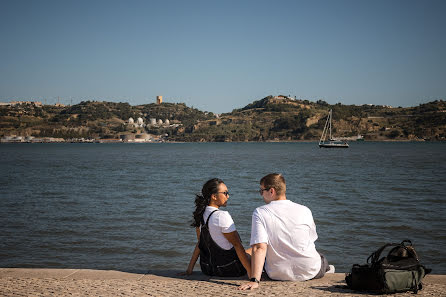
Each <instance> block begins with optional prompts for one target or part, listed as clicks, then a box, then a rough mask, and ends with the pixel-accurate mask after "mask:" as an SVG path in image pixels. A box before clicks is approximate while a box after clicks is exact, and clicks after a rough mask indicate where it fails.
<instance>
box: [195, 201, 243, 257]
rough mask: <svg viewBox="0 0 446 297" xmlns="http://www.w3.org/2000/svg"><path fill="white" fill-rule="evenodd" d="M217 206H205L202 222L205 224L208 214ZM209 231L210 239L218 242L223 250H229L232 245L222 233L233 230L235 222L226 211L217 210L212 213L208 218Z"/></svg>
mask: <svg viewBox="0 0 446 297" xmlns="http://www.w3.org/2000/svg"><path fill="white" fill-rule="evenodd" d="M217 209H218V208H216V207H212V206H206V209H205V211H204V213H203V219H204V223H205V224H206V220H207V219H208V217H209V215H210V214H211V213H212V212H213V211H214V210H217ZM208 226H209V233H210V234H211V237H212V239H213V240H214V241H215V243H216V244H218V245H219V246H220V247H221V248H223V249H225V250H230V249H231V248H232V247H233V245H232V243H230V242H229V241H228V240H227V239H226V237H225V236H224V235H223V233H231V232H234V231H235V230H236V229H235V224H234V221H233V220H232V217H231V215H230V214H229V212H227V211H223V210H218V211H216V212H214V214H213V215H212V216H211V218H210V219H209V224H208Z"/></svg>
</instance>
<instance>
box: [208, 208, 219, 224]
mask: <svg viewBox="0 0 446 297" xmlns="http://www.w3.org/2000/svg"><path fill="white" fill-rule="evenodd" d="M216 211H218V209H216V210H214V211H213V212H211V214H210V215H209V216H208V219H207V220H206V227H208V228H209V226H208V224H209V219H210V218H211V215H212V214H213V213H214V212H216Z"/></svg>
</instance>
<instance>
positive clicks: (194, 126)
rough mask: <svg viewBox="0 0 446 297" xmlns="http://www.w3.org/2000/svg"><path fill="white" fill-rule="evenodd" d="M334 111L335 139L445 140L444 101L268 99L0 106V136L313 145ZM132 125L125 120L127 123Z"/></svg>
mask: <svg viewBox="0 0 446 297" xmlns="http://www.w3.org/2000/svg"><path fill="white" fill-rule="evenodd" d="M329 109H333V127H334V130H333V133H334V135H335V136H336V137H355V136H356V135H358V134H360V135H363V136H364V139H365V140H373V141H384V140H400V141H405V140H430V141H443V140H446V102H445V101H443V100H440V101H434V102H429V103H426V104H421V105H419V106H416V107H409V108H401V107H399V108H392V107H385V106H375V105H362V106H356V105H342V104H336V105H329V104H327V103H326V102H324V101H321V100H319V101H317V102H311V101H308V100H295V99H292V98H288V97H286V96H275V97H273V96H268V97H265V98H263V99H261V100H258V101H254V102H253V103H251V104H248V105H247V106H245V107H243V108H241V109H235V110H233V111H232V112H230V113H226V114H222V115H219V116H218V115H214V114H212V113H207V112H203V111H200V110H197V109H194V108H190V107H187V106H186V105H185V104H183V103H162V104H146V105H137V106H131V105H130V104H128V103H115V102H96V101H87V102H81V103H79V104H76V105H72V106H50V105H43V106H42V105H37V104H33V103H23V104H15V105H1V106H0V136H1V137H5V136H12V135H20V136H33V137H59V138H64V139H71V140H73V139H79V138H91V139H119V138H123V136H125V135H127V136H128V135H132V134H134V135H138V134H141V133H143V134H150V135H153V136H155V137H156V136H159V137H161V136H162V137H164V139H165V140H171V141H195V142H197V141H202V142H204V141H302V140H305V141H315V140H318V139H319V137H320V135H321V133H322V129H323V127H324V124H325V120H326V116H327V113H328V110H329ZM130 118H132V120H130V121H129V119H130Z"/></svg>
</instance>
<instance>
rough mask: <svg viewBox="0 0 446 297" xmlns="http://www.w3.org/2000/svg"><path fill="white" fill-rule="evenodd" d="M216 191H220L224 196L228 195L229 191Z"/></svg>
mask: <svg viewBox="0 0 446 297" xmlns="http://www.w3.org/2000/svg"><path fill="white" fill-rule="evenodd" d="M217 193H222V194H223V195H225V196H226V197H228V196H229V192H228V191H226V192H217Z"/></svg>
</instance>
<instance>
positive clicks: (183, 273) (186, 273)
mask: <svg viewBox="0 0 446 297" xmlns="http://www.w3.org/2000/svg"><path fill="white" fill-rule="evenodd" d="M191 274H192V271H189V270H186V271H183V272H178V273H177V275H178V276H188V275H191Z"/></svg>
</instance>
